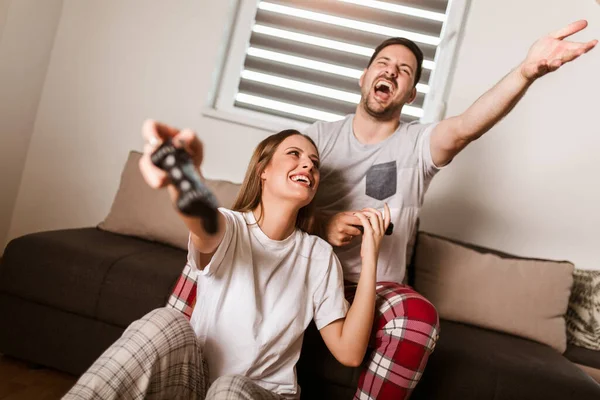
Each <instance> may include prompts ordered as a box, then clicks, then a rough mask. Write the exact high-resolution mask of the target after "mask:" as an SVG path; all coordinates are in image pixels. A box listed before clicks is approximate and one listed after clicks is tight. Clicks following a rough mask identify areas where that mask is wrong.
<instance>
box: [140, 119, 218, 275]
mask: <svg viewBox="0 0 600 400" xmlns="http://www.w3.org/2000/svg"><path fill="white" fill-rule="evenodd" d="M142 136H143V137H144V139H145V141H146V144H145V146H144V154H143V155H142V157H141V158H140V162H139V167H140V171H141V172H142V175H143V177H144V179H145V180H146V182H147V183H148V185H150V186H151V187H153V188H155V189H158V188H161V187H165V186H167V187H168V191H169V195H170V197H171V200H172V202H173V204H176V202H177V198H178V196H179V192H178V190H177V189H176V188H175V186H173V185H172V184H171V183H170V181H169V179H168V176H167V173H166V172H165V171H163V170H162V169H160V168H158V167H156V166H155V165H154V164H153V163H152V161H151V158H150V156H151V154H152V153H153V152H154V151H155V150H156V149H157V148H158V147H159V146H160V144H161V143H162V142H163V141H165V140H171V141H172V142H173V144H174V145H175V146H176V147H180V148H183V149H184V150H185V151H186V152H187V153H188V155H189V156H190V158H191V159H192V162H193V164H194V169H195V171H196V172H197V173H198V174H199V175H200V176H202V174H201V172H200V165H201V164H202V158H203V146H202V142H201V141H200V139H198V137H197V136H196V134H195V133H194V132H193V131H191V130H189V129H184V130H179V129H176V128H173V127H171V126H168V125H164V124H161V123H159V122H156V121H152V120H148V121H146V122H144V125H143V127H142ZM175 209H176V210H178V209H177V207H175ZM178 214H179V216H180V217H181V219H182V220H183V222H184V223H185V224H186V226H187V227H188V229H189V230H190V233H191V239H192V242H193V244H194V247H195V248H196V249H197V250H198V251H199V252H200V254H201V255H202V256H201V257H200V259H201V264H202V265H198V268H199V269H202V268H204V267H205V266H206V265H207V264H208V261H210V258H211V257H212V254H213V253H214V252H215V250H216V249H217V247H219V244H220V243H221V240H223V236H224V235H225V228H226V222H225V217H224V216H223V214H221V213H220V212H217V231H216V233H214V234H209V233H207V232H206V230H205V229H204V223H203V220H202V219H201V218H200V217H190V216H186V215H184V214H182V213H181V212H179V210H178Z"/></svg>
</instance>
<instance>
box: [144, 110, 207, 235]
mask: <svg viewBox="0 0 600 400" xmlns="http://www.w3.org/2000/svg"><path fill="white" fill-rule="evenodd" d="M142 134H143V136H144V139H145V140H146V145H145V147H144V154H143V156H142V158H141V159H140V163H139V166H140V170H141V172H142V175H143V176H144V179H145V180H146V182H147V183H148V184H149V185H150V186H151V187H153V188H161V187H164V186H167V185H169V184H171V185H172V188H173V189H174V190H175V191H176V192H177V194H176V195H175V196H174V197H175V199H174V200H175V203H176V205H177V208H178V209H179V211H180V212H181V213H182V214H184V215H187V216H190V217H199V218H201V219H202V222H203V227H204V230H205V231H206V233H208V234H214V233H215V232H216V231H217V213H218V211H217V200H216V198H215V197H214V195H213V194H212V193H211V192H210V191H209V190H208V189H207V188H206V186H205V185H204V184H203V183H202V181H201V179H200V176H199V167H200V164H201V163H202V143H201V142H200V140H199V139H198V138H197V137H196V134H195V133H194V132H193V131H191V130H182V131H179V130H177V129H175V128H173V127H170V126H167V125H163V124H160V123H158V122H155V121H151V120H149V121H146V122H145V123H144V125H143V128H142Z"/></svg>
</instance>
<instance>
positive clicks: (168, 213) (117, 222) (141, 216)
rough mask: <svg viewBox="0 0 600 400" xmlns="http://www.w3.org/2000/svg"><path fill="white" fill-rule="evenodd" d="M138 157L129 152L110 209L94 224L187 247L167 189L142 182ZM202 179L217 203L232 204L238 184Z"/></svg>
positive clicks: (186, 231)
mask: <svg viewBox="0 0 600 400" xmlns="http://www.w3.org/2000/svg"><path fill="white" fill-rule="evenodd" d="M140 157H141V154H140V153H138V152H135V151H132V152H131V153H129V157H128V159H127V162H126V164H125V168H124V169H123V172H122V174H121V184H120V185H119V189H118V191H117V194H116V196H115V199H114V201H113V204H112V207H111V209H110V212H109V214H108V216H107V217H106V218H105V219H104V221H102V222H101V223H100V224H99V225H98V227H99V228H100V229H103V230H105V231H109V232H113V233H119V234H122V235H129V236H135V237H139V238H142V239H147V240H152V241H155V242H161V243H165V244H169V245H171V246H175V247H179V248H181V249H184V250H187V241H188V230H187V227H186V226H185V224H184V223H183V222H182V220H181V218H179V215H178V214H177V212H176V211H175V207H174V205H173V204H172V202H171V199H170V197H169V194H168V192H167V190H165V189H162V190H155V189H152V188H150V187H149V186H148V185H147V184H146V182H145V181H144V178H143V177H142V174H141V173H140V170H139V167H138V162H139V159H140ZM205 183H206V185H207V186H208V187H209V189H211V190H212V191H213V193H214V194H215V197H216V198H217V200H218V201H219V205H221V206H223V207H226V208H230V207H231V206H232V205H233V202H234V201H235V197H236V196H237V192H238V190H239V187H240V185H238V184H235V183H231V182H226V181H218V180H210V179H206V180H205Z"/></svg>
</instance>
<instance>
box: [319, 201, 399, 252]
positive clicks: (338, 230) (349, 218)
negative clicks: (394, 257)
mask: <svg viewBox="0 0 600 400" xmlns="http://www.w3.org/2000/svg"><path fill="white" fill-rule="evenodd" d="M384 210H385V208H382V209H380V210H377V212H379V213H380V214H381V216H382V217H384V214H385V212H384ZM388 210H389V209H388ZM361 211H365V210H361ZM355 213H356V211H345V212H341V213H337V214H334V215H332V216H331V217H329V218H327V219H326V220H325V225H324V235H325V237H324V239H325V240H327V242H329V244H331V245H332V246H345V245H347V244H349V243H350V242H351V241H352V240H353V239H354V238H355V237H356V236H360V235H362V234H363V232H364V227H363V226H362V224H361V221H360V219H359V218H358V217H357V216H356V215H355ZM393 231H394V224H393V223H391V222H390V223H389V225H388V226H387V229H386V231H385V235H387V236H389V235H391V234H392V233H393Z"/></svg>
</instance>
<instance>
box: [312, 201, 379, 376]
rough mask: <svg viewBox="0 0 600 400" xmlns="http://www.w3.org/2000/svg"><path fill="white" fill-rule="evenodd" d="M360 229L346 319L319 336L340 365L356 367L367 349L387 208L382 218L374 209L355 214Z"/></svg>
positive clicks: (327, 327) (333, 323)
mask: <svg viewBox="0 0 600 400" xmlns="http://www.w3.org/2000/svg"><path fill="white" fill-rule="evenodd" d="M356 217H358V218H359V219H360V222H361V224H362V226H363V228H364V233H363V239H362V247H361V252H360V254H361V258H362V269H361V272H360V279H359V281H358V287H357V289H356V294H355V296H354V301H353V302H352V306H351V307H350V310H348V314H347V315H346V318H344V319H339V320H337V321H334V322H332V323H331V324H329V325H327V326H325V327H324V328H322V329H321V330H320V332H321V336H322V337H323V340H324V341H325V344H326V345H327V348H329V350H330V351H331V353H332V354H333V355H334V357H335V358H336V359H337V360H338V361H339V362H341V363H342V364H344V365H347V366H351V367H356V366H359V365H360V364H361V362H362V360H363V358H364V356H365V353H366V351H367V345H368V344H369V338H370V336H371V328H372V326H373V318H374V314H375V284H376V280H377V258H378V256H379V248H380V246H381V240H382V238H383V235H384V234H385V230H386V229H387V227H388V225H389V224H390V210H389V208H388V206H387V204H386V205H385V210H384V217H382V216H381V213H380V212H379V211H377V210H375V209H372V208H371V209H366V210H363V211H361V212H357V213H356Z"/></svg>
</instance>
